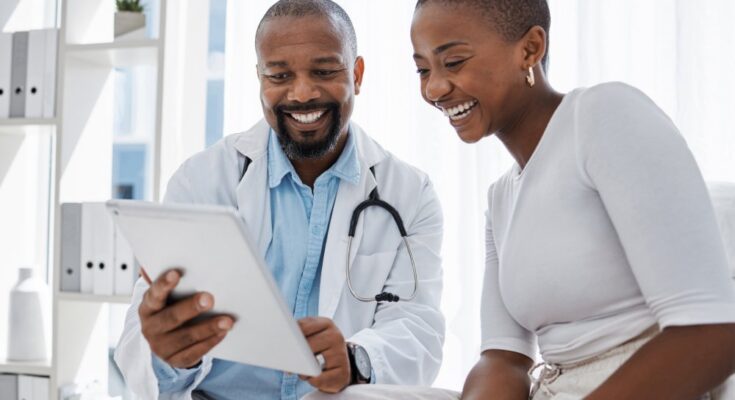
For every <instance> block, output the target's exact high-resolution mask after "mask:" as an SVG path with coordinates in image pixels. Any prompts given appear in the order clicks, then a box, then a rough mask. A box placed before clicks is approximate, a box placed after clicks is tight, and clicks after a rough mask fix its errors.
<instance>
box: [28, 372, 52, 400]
mask: <svg viewBox="0 0 735 400" xmlns="http://www.w3.org/2000/svg"><path fill="white" fill-rule="evenodd" d="M31 384H32V385H33V388H32V389H31V393H32V396H33V397H32V398H33V400H49V378H47V377H45V376H34V377H32V378H31Z"/></svg>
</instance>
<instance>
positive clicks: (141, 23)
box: [115, 11, 145, 40]
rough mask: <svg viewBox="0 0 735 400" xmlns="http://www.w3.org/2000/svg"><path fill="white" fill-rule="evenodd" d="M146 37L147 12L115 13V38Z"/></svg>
mask: <svg viewBox="0 0 735 400" xmlns="http://www.w3.org/2000/svg"><path fill="white" fill-rule="evenodd" d="M122 38H130V39H133V38H135V39H142V38H145V14H143V13H140V12H132V11H118V12H116V13H115V40H119V39H122Z"/></svg>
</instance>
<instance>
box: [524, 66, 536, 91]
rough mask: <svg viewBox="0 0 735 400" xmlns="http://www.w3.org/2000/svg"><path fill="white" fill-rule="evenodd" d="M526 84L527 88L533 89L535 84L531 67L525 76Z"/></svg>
mask: <svg viewBox="0 0 735 400" xmlns="http://www.w3.org/2000/svg"><path fill="white" fill-rule="evenodd" d="M526 83H527V84H528V87H533V85H535V84H536V76H535V75H534V73H533V67H528V75H526Z"/></svg>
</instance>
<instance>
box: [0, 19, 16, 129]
mask: <svg viewBox="0 0 735 400" xmlns="http://www.w3.org/2000/svg"><path fill="white" fill-rule="evenodd" d="M12 63H13V34H12V33H1V32H0V119H5V118H8V117H9V116H10V93H12V90H11V88H10V70H11V67H12V65H13V64H12Z"/></svg>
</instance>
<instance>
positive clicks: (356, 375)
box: [347, 342, 373, 385]
mask: <svg viewBox="0 0 735 400" xmlns="http://www.w3.org/2000/svg"><path fill="white" fill-rule="evenodd" d="M347 355H348V356H349V358H350V369H351V370H352V380H351V381H350V385H354V384H356V383H370V380H371V378H372V374H373V367H372V365H371V364H370V357H369V356H368V353H367V351H365V348H364V347H362V346H360V345H359V344H355V343H349V342H347Z"/></svg>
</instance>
